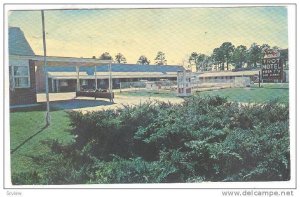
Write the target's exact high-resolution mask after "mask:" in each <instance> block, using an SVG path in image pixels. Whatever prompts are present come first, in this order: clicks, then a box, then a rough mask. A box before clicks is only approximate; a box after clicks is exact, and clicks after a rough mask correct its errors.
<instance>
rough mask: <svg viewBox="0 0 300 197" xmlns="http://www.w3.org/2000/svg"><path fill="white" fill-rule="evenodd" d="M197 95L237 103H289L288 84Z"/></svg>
mask: <svg viewBox="0 0 300 197" xmlns="http://www.w3.org/2000/svg"><path fill="white" fill-rule="evenodd" d="M197 94H200V95H204V96H215V95H219V96H222V97H227V98H228V100H230V101H236V102H250V103H262V102H267V101H270V100H274V99H278V101H279V102H281V103H288V102H289V88H288V84H263V85H262V87H260V88H259V87H258V85H254V86H253V87H250V88H227V89H219V90H212V91H204V92H198V93H197Z"/></svg>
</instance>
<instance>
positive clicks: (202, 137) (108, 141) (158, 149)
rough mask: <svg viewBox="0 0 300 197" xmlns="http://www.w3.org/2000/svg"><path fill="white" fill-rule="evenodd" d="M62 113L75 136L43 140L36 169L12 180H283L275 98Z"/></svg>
mask: <svg viewBox="0 0 300 197" xmlns="http://www.w3.org/2000/svg"><path fill="white" fill-rule="evenodd" d="M69 116H70V119H71V125H72V126H73V130H72V131H71V132H72V133H73V134H74V135H75V136H76V138H75V142H74V143H73V144H71V145H66V146H62V145H60V144H59V143H58V141H48V142H45V143H46V144H48V146H49V147H51V149H52V150H53V153H52V154H51V155H46V156H45V157H43V158H38V159H37V161H36V162H40V165H43V166H44V167H43V168H44V172H42V173H41V172H38V174H23V175H20V176H19V177H16V178H15V182H22V181H21V180H22V179H23V178H25V177H30V179H31V182H29V183H33V182H38V183H42V184H75V183H81V184H82V183H171V182H202V181H286V180H289V179H290V156H289V154H290V153H289V108H288V106H286V105H282V104H278V103H277V102H270V103H263V104H247V105H246V104H244V105H241V104H239V103H234V102H228V101H227V100H226V99H225V98H221V97H200V96H193V97H190V98H188V99H186V100H185V102H183V103H182V104H170V103H161V102H148V103H144V104H141V105H138V106H124V108H122V109H117V110H106V111H97V112H89V113H86V114H83V113H81V112H70V113H69ZM45 164H46V165H45ZM57 166H60V167H59V168H57ZM25 182H26V181H25Z"/></svg>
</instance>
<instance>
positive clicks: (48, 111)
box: [41, 10, 50, 126]
mask: <svg viewBox="0 0 300 197" xmlns="http://www.w3.org/2000/svg"><path fill="white" fill-rule="evenodd" d="M41 14H42V28H43V48H44V73H45V85H46V100H47V111H46V126H48V125H50V103H49V86H48V71H47V59H46V56H47V50H46V34H45V17H44V10H41Z"/></svg>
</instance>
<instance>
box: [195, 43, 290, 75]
mask: <svg viewBox="0 0 300 197" xmlns="http://www.w3.org/2000/svg"><path fill="white" fill-rule="evenodd" d="M266 49H277V50H279V51H280V56H281V58H282V60H283V64H284V66H285V67H287V66H288V65H287V61H288V50H287V49H284V50H283V49H280V48H279V47H277V46H273V47H270V45H268V44H263V45H258V44H257V43H253V44H252V45H251V46H250V48H247V47H246V46H244V45H239V46H237V47H235V46H234V45H233V44H232V43H231V42H224V43H223V44H222V45H221V46H220V47H217V48H215V49H214V50H213V52H212V54H211V55H205V54H202V53H197V52H192V53H191V54H190V56H189V66H193V65H194V66H196V69H197V70H198V71H207V70H211V69H212V67H213V66H215V67H216V69H217V70H229V69H230V68H229V66H230V65H231V66H233V67H234V69H236V70H238V69H241V68H248V69H255V68H258V67H260V64H261V59H262V58H263V56H264V50H266Z"/></svg>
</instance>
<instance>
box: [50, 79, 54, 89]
mask: <svg viewBox="0 0 300 197" xmlns="http://www.w3.org/2000/svg"><path fill="white" fill-rule="evenodd" d="M51 89H52V92H54V79H53V78H51Z"/></svg>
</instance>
